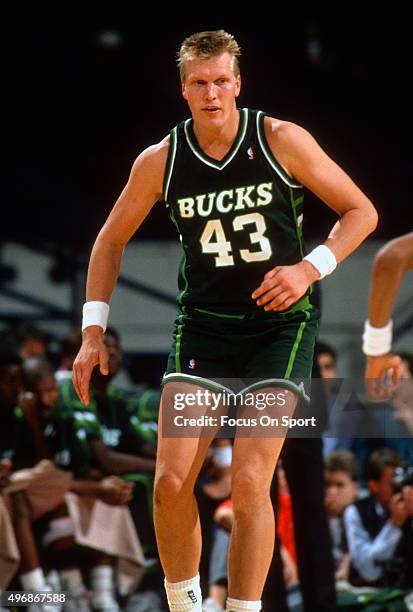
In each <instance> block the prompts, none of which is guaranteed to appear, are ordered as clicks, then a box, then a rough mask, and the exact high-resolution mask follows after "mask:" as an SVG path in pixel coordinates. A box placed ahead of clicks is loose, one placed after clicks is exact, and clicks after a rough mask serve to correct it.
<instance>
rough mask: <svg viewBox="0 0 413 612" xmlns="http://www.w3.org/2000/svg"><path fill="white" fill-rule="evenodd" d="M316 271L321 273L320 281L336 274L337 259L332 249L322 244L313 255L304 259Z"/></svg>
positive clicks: (312, 252) (314, 250)
mask: <svg viewBox="0 0 413 612" xmlns="http://www.w3.org/2000/svg"><path fill="white" fill-rule="evenodd" d="M304 260H305V261H309V262H310V263H311V264H312V265H313V266H314V268H315V269H316V270H318V271H319V272H320V280H321V279H322V278H324V277H325V276H327V275H328V274H331V273H332V272H334V270H335V269H336V267H337V259H336V257H335V255H334V253H333V251H332V250H331V249H329V248H328V246H326V245H325V244H320V245H319V246H318V247H316V248H315V249H313V250H312V251H311V253H309V254H308V255H306V256H305V257H304Z"/></svg>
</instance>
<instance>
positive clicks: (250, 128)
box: [74, 30, 377, 612]
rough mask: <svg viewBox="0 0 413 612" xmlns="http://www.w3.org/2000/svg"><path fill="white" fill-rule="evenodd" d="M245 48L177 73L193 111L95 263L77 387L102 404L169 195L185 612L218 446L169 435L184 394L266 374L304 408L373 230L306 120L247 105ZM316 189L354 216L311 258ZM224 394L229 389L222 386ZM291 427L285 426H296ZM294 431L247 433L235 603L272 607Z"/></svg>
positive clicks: (240, 472) (170, 591) (175, 538)
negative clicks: (119, 312)
mask: <svg viewBox="0 0 413 612" xmlns="http://www.w3.org/2000/svg"><path fill="white" fill-rule="evenodd" d="M239 55H240V49H239V47H238V44H237V43H236V41H235V40H234V38H233V37H232V36H231V35H229V34H227V33H226V32H223V31H222V30H220V31H214V32H201V33H198V34H194V35H192V36H190V37H189V38H187V39H186V40H185V41H184V42H183V44H182V46H181V49H180V52H179V57H178V65H179V70H180V76H181V83H182V94H183V97H184V98H185V100H186V101H187V102H188V105H189V109H190V111H191V118H190V119H188V120H187V121H184V122H183V123H181V124H179V125H178V126H177V127H175V128H174V129H173V130H172V131H171V133H170V135H169V136H168V137H166V138H165V139H164V140H162V141H161V142H160V143H158V144H156V145H154V146H151V147H149V148H148V149H146V150H145V151H144V152H143V153H141V155H139V157H138V158H137V160H136V161H135V163H134V164H133V167H132V171H131V174H130V177H129V181H128V183H127V185H126V187H125V188H124V190H123V192H122V193H121V195H120V197H119V199H118V201H117V203H116V204H115V207H114V208H113V210H112V212H111V214H110V216H109V218H108V220H107V221H106V223H105V225H104V227H103V228H102V230H101V232H100V233H99V236H98V238H97V240H96V243H95V245H94V248H93V252H92V255H91V260H90V265H89V273H88V281H87V300H88V301H87V302H86V304H85V306H84V311H83V315H84V319H83V325H82V327H83V330H84V331H83V344H82V348H81V350H80V352H79V354H78V357H77V359H76V362H75V365H74V384H75V386H76V389H77V392H78V394H79V397H80V398H81V400H82V401H83V402H84V403H88V402H89V380H90V375H91V372H92V369H93V368H94V366H95V365H97V364H99V366H100V369H101V371H102V372H103V373H107V355H106V350H105V346H104V343H103V339H102V335H103V329H104V328H105V326H106V322H107V316H108V311H109V306H108V302H109V300H110V297H111V294H112V291H113V288H114V285H115V283H116V279H117V276H118V272H119V266H120V261H121V257H122V253H123V249H124V247H125V245H126V243H127V242H128V240H129V239H130V237H131V236H132V235H133V234H134V232H135V230H136V229H137V228H138V227H139V225H140V224H141V223H142V221H143V219H144V218H145V217H146V215H147V214H148V212H149V211H150V209H151V208H152V206H154V204H155V203H156V202H163V204H164V205H165V206H166V208H167V211H168V212H169V214H170V216H171V219H172V221H173V222H174V223H175V225H176V227H177V229H178V232H179V233H180V235H181V240H182V246H183V249H184V259H183V263H182V266H181V270H180V275H179V288H180V295H179V298H178V307H179V312H178V317H177V320H176V326H175V333H174V343H173V347H172V350H171V353H170V356H169V360H168V366H167V372H166V375H165V378H164V390H163V400H162V402H161V412H160V423H162V426H161V427H160V435H159V442H158V457H157V471H156V477H155V527H156V533H157V540H158V546H159V552H160V557H161V562H162V566H163V568H164V571H165V576H166V579H165V587H166V591H167V596H168V602H169V606H170V609H171V610H173V611H184V610H201V605H202V600H201V592H200V587H199V575H198V568H199V559H200V553H201V536H200V525H199V517H198V511H197V506H196V502H195V498H194V495H193V487H194V484H195V481H196V479H197V476H198V472H199V470H200V468H201V466H202V463H203V461H204V457H205V454H206V452H207V449H208V446H209V445H210V443H211V438H210V437H209V438H208V437H206V438H203V437H200V438H199V439H197V438H195V437H187V438H182V437H180V438H176V437H166V436H164V435H163V434H162V430H163V423H164V422H165V421H164V420H163V419H164V417H165V415H166V416H168V415H169V414H170V413H171V411H172V408H171V405H170V398H171V397H172V396H173V394H174V392H175V391H177V390H181V391H182V390H184V391H188V390H190V391H194V390H196V389H199V388H203V385H207V386H208V385H209V388H211V387H212V388H215V387H216V385H217V383H215V382H214V378H216V377H221V378H231V377H238V378H247V377H250V378H255V379H257V378H260V379H261V380H262V381H263V382H262V384H261V386H260V385H258V386H257V389H259V391H260V393H262V392H266V391H274V388H277V390H280V389H281V390H284V391H285V392H286V397H287V398H288V401H287V402H286V403H287V406H286V410H287V411H288V413H289V414H292V412H293V410H294V407H295V404H296V402H297V398H298V395H299V394H300V393H302V388H301V387H299V386H297V385H296V384H294V379H297V378H308V377H309V376H310V372H311V366H312V353H313V346H314V339H315V335H316V330H317V318H318V317H317V313H316V312H315V310H314V309H312V307H311V305H310V302H309V297H308V294H309V291H310V287H311V284H312V283H314V281H316V280H318V279H320V278H322V277H324V276H325V275H327V274H329V273H331V272H332V271H333V270H334V268H335V267H336V264H337V262H341V261H342V260H343V259H345V258H346V257H347V256H348V255H350V253H352V251H354V249H355V248H356V247H357V246H358V245H359V244H360V243H361V242H362V241H363V240H364V239H365V238H366V236H367V235H368V234H369V233H370V232H371V231H373V230H374V228H375V227H376V223H377V214H376V211H375V209H374V207H373V205H372V204H371V202H370V201H369V200H368V199H367V197H366V196H365V195H364V194H363V193H362V192H361V191H360V189H359V188H358V187H357V186H356V185H355V184H354V183H353V182H352V180H351V179H350V178H349V177H348V176H347V175H346V174H345V173H344V171H343V170H341V169H340V168H339V167H338V166H337V165H336V164H335V163H334V162H333V161H332V160H331V159H330V158H329V157H328V156H327V155H326V154H325V153H324V152H323V151H322V149H321V148H320V147H319V145H318V144H317V143H316V142H315V140H314V139H313V138H312V136H311V135H310V134H309V133H308V132H306V131H305V130H304V129H302V128H301V127H298V126H297V125H294V124H292V123H288V122H285V121H281V120H278V119H273V118H271V117H269V116H267V115H265V113H263V112H261V111H252V110H249V109H239V108H237V105H236V99H237V97H238V95H239V93H240V88H241V76H240V71H239V64H238V58H239ZM303 186H306V187H308V188H309V189H310V190H312V191H313V192H314V193H316V194H317V195H318V197H319V198H321V200H323V201H324V202H325V203H326V204H327V205H328V206H329V207H330V208H332V209H333V210H334V211H335V212H336V213H337V214H338V216H339V217H340V219H339V221H338V222H337V223H336V225H335V226H334V228H333V229H332V231H331V233H330V235H329V236H328V238H327V239H326V241H325V243H324V244H322V245H320V246H318V247H317V248H316V249H314V251H312V252H311V253H310V254H309V255H307V256H306V257H304V247H303V242H302V228H301V224H302V202H303ZM214 385H215V386H214ZM284 433H285V432H284ZM282 442H283V440H282V438H281V437H272V438H268V437H266V438H263V437H261V438H259V437H255V438H254V436H253V435H251V436H250V437H238V438H236V440H235V442H234V447H233V462H232V500H233V507H234V515H235V520H234V527H233V530H232V536H231V544H230V551H229V597H228V601H227V610H230V611H232V612H235V611H238V610H260V609H261V603H260V597H261V593H262V589H263V585H264V581H265V578H266V574H267V572H268V567H269V563H270V561H271V557H272V552H273V543H274V516H273V511H272V506H271V501H270V496H269V487H270V482H271V479H272V476H273V472H274V469H275V466H276V463H277V458H278V455H279V453H280V449H281V446H282Z"/></svg>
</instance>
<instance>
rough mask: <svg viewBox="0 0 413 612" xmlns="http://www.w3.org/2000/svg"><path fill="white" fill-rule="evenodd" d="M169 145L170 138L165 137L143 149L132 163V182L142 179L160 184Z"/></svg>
mask: <svg viewBox="0 0 413 612" xmlns="http://www.w3.org/2000/svg"><path fill="white" fill-rule="evenodd" d="M169 145H170V137H169V136H166V137H165V138H163V139H162V140H161V141H160V142H158V143H156V144H153V145H151V146H149V147H147V148H146V149H144V150H143V151H142V152H141V153H140V154H139V155H138V157H137V158H136V159H135V161H134V162H133V165H132V172H131V178H132V180H133V181H135V180H136V181H137V180H140V179H142V178H143V179H144V180H145V181H147V182H149V181H150V182H151V183H152V184H156V185H158V184H159V185H160V184H162V182H163V176H164V173H165V168H166V163H167V160H168V153H169Z"/></svg>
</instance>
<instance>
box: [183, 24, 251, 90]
mask: <svg viewBox="0 0 413 612" xmlns="http://www.w3.org/2000/svg"><path fill="white" fill-rule="evenodd" d="M226 51H227V52H228V53H229V54H230V55H232V57H233V65H232V68H233V71H234V74H235V76H238V75H239V63H238V58H239V57H240V55H241V49H240V47H239V45H238V43H237V41H236V40H235V38H234V37H233V36H232V35H231V34H228V32H225V31H224V30H213V31H207V32H197V33H196V34H192V35H191V36H188V37H187V38H185V40H184V42H183V43H182V45H181V48H180V49H179V51H178V53H177V63H178V68H179V74H180V75H181V80H182V81H183V80H184V79H185V64H186V62H187V61H188V60H191V59H210V58H211V57H216V56H217V55H221V54H222V53H225V52H226Z"/></svg>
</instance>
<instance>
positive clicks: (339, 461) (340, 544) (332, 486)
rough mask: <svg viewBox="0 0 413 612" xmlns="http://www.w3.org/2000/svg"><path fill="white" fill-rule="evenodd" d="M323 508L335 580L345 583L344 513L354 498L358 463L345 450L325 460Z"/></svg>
mask: <svg viewBox="0 0 413 612" xmlns="http://www.w3.org/2000/svg"><path fill="white" fill-rule="evenodd" d="M325 485H326V495H325V506H326V510H327V516H328V520H329V526H330V534H331V540H332V545H333V558H334V564H335V578H336V580H348V578H349V570H350V561H351V558H350V554H349V552H348V544H347V539H346V533H345V527H344V522H343V515H344V511H345V509H346V508H347V507H348V506H349V505H350V504H352V503H354V501H355V500H356V497H357V492H358V483H357V462H356V459H355V457H354V455H353V454H352V453H351V452H349V451H346V450H337V451H334V452H333V453H331V454H330V455H328V457H327V458H326V460H325Z"/></svg>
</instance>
